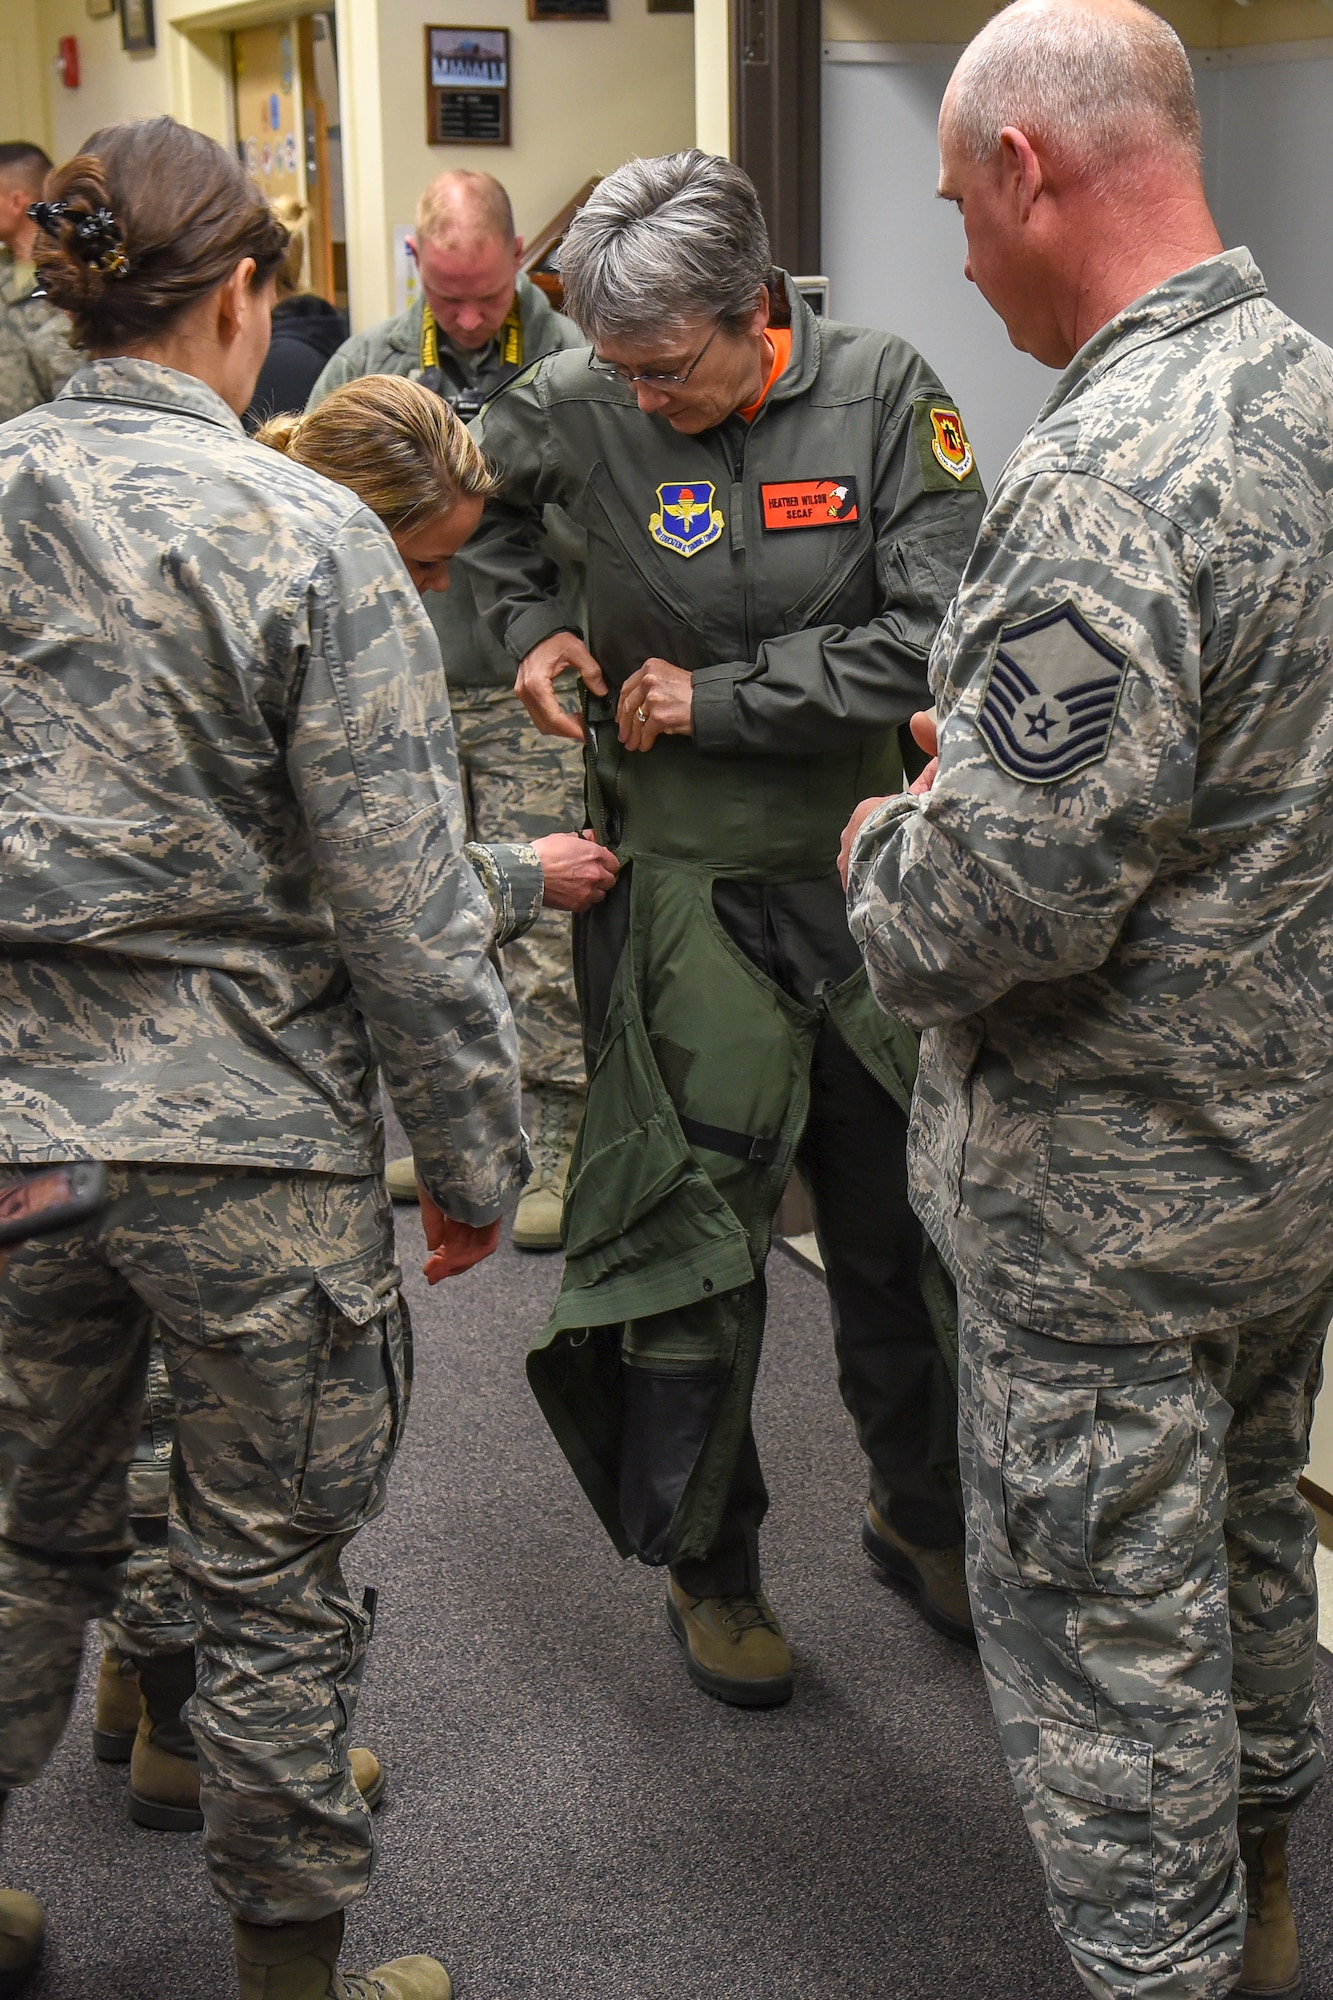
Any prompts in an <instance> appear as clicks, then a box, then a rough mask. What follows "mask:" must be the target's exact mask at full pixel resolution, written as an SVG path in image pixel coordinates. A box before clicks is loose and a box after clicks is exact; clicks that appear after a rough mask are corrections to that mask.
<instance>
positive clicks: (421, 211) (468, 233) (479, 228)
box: [416, 167, 516, 247]
mask: <svg viewBox="0 0 1333 2000" xmlns="http://www.w3.org/2000/svg"><path fill="white" fill-rule="evenodd" d="M416 227H417V235H418V236H419V237H421V238H422V239H423V240H424V241H426V242H430V243H445V242H451V241H453V240H454V239H455V238H457V239H458V240H459V241H460V242H464V243H473V242H487V241H489V240H490V238H492V237H495V238H496V239H497V240H498V241H499V242H501V243H503V244H505V245H506V247H507V246H508V245H509V244H511V243H512V242H513V241H514V237H515V233H516V232H515V229H514V211H513V208H512V207H511V205H510V201H509V196H508V195H507V194H506V192H505V190H504V188H503V187H502V186H501V184H500V182H499V181H497V180H496V178H495V175H494V174H484V173H481V172H479V171H478V169H477V168H475V167H450V168H449V169H448V170H447V171H446V172H445V173H442V174H437V176H436V177H435V179H434V180H433V181H430V182H428V184H427V185H426V186H425V187H424V188H422V190H421V195H420V198H419V200H418V202H417V215H416Z"/></svg>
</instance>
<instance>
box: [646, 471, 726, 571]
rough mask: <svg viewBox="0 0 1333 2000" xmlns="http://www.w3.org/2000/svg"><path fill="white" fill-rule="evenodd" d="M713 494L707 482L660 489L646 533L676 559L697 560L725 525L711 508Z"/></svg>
mask: <svg viewBox="0 0 1333 2000" xmlns="http://www.w3.org/2000/svg"><path fill="white" fill-rule="evenodd" d="M716 493H717V488H716V487H715V486H713V485H712V483H711V482H710V481H709V480H707V479H696V480H693V481H692V482H691V483H690V484H689V485H686V484H684V483H683V482H678V483H673V484H670V485H667V486H659V487H658V489H657V512H656V513H655V514H652V515H650V516H649V519H648V533H649V534H650V535H651V536H652V538H653V540H654V541H655V542H660V543H661V545H662V547H663V548H664V549H673V550H674V551H675V553H676V554H677V555H678V556H697V555H698V553H699V551H700V549H707V548H711V547H712V545H713V543H714V542H715V541H716V540H717V538H718V536H719V535H720V534H721V533H722V530H723V528H724V527H725V525H726V523H725V522H724V521H723V519H722V510H721V509H720V508H719V507H715V506H714V505H713V501H714V499H715V497H716Z"/></svg>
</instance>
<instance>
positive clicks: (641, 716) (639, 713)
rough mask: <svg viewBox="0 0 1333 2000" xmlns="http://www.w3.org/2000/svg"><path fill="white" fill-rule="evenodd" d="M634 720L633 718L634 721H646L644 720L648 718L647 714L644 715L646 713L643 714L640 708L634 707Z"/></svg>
mask: <svg viewBox="0 0 1333 2000" xmlns="http://www.w3.org/2000/svg"><path fill="white" fill-rule="evenodd" d="M634 720H635V721H636V722H646V721H647V720H648V718H647V716H646V715H645V714H644V712H643V710H642V708H636V709H635V711H634Z"/></svg>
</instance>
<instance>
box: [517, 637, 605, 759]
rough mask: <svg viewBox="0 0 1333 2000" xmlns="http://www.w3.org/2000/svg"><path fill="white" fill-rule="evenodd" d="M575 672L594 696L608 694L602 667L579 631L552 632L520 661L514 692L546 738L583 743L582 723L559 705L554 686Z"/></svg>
mask: <svg viewBox="0 0 1333 2000" xmlns="http://www.w3.org/2000/svg"><path fill="white" fill-rule="evenodd" d="M570 669H572V670H573V672H575V673H576V674H578V675H579V677H580V678H581V679H582V681H583V682H584V684H585V686H586V687H587V688H588V689H589V691H590V692H591V693H592V694H605V693H606V680H605V677H604V676H603V673H602V670H601V668H600V667H599V666H598V664H597V662H596V660H594V658H593V656H592V654H591V653H590V652H589V651H588V648H587V647H586V646H585V645H584V643H583V641H582V639H580V637H579V635H578V633H577V632H552V634H551V636H550V638H549V639H543V640H542V642H541V644H540V645H539V646H534V647H533V649H532V651H531V652H530V653H525V654H524V655H523V658H522V660H521V661H520V662H519V668H518V679H517V680H516V681H515V682H514V693H515V694H516V695H517V696H518V698H519V700H520V701H521V702H522V704H523V706H524V708H526V710H527V711H528V714H529V715H530V716H531V717H532V719H533V721H534V722H535V723H536V725H537V727H538V729H540V731H541V733H542V735H543V736H568V737H569V738H570V739H571V741H573V742H575V743H582V742H583V740H584V736H583V724H582V723H581V722H580V721H579V719H578V717H577V716H576V715H566V713H565V711H564V709H563V708H561V706H560V697H559V696H558V695H557V693H556V691H555V684H556V682H557V680H558V679H559V678H560V676H561V674H563V673H565V672H567V671H568V670H570Z"/></svg>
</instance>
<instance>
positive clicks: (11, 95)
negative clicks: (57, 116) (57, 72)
mask: <svg viewBox="0 0 1333 2000" xmlns="http://www.w3.org/2000/svg"><path fill="white" fill-rule="evenodd" d="M55 53H56V45H55V43H54V42H52V43H51V46H50V48H48V47H47V46H46V39H45V35H44V33H43V30H42V24H41V21H40V19H39V16H38V12H37V0H4V5H3V7H0V140H5V139H31V140H32V142H33V144H34V145H37V146H43V147H45V148H46V150H47V152H50V150H51V120H50V114H49V113H48V111H47V104H46V75H45V67H46V65H47V64H48V63H50V62H51V61H53V60H54V58H55Z"/></svg>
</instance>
